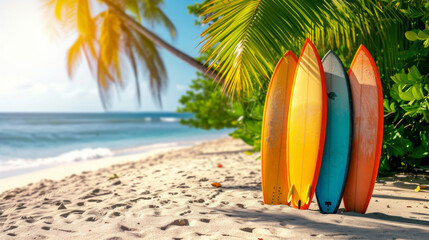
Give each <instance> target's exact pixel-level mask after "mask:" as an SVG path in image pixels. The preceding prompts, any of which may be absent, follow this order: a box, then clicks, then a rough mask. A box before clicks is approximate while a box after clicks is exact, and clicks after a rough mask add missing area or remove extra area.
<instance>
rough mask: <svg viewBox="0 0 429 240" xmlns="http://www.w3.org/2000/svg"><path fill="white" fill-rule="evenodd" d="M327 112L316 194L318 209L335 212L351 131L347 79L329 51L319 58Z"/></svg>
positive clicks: (346, 161) (348, 155)
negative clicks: (326, 98) (323, 76)
mask: <svg viewBox="0 0 429 240" xmlns="http://www.w3.org/2000/svg"><path fill="white" fill-rule="evenodd" d="M322 65H323V69H324V71H325V79H326V93H327V94H328V114H327V115H328V116H327V125H326V136H325V147H324V150H323V158H322V165H321V167H320V173H319V179H318V182H317V187H316V198H317V203H318V205H319V209H320V211H321V212H322V213H336V212H337V210H338V207H339V206H340V203H341V199H342V197H343V192H344V186H345V184H346V179H347V172H348V167H349V162H350V153H351V144H352V135H353V123H352V121H353V117H352V114H353V106H352V95H351V90H350V82H349V78H348V75H347V72H346V71H345V69H344V66H343V63H342V62H341V60H340V59H339V58H338V56H337V55H336V54H335V53H334V52H332V51H329V52H328V53H326V55H325V56H324V57H323V59H322Z"/></svg>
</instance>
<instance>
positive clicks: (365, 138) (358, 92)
mask: <svg viewBox="0 0 429 240" xmlns="http://www.w3.org/2000/svg"><path fill="white" fill-rule="evenodd" d="M349 79H350V86H351V91H352V98H353V122H354V126H353V140H352V151H351V159H350V166H349V172H348V177H347V182H346V186H345V189H344V198H343V199H344V206H345V210H346V211H353V212H359V213H365V212H366V209H367V208H368V204H369V201H370V199H371V196H372V191H373V189H374V184H375V180H376V178H377V172H378V166H379V163H380V155H381V147H382V142H383V92H382V87H381V81H380V76H379V73H378V70H377V66H376V65H375V62H374V59H373V58H372V56H371V54H370V53H369V52H368V50H367V49H366V48H365V47H364V46H363V45H361V46H360V47H359V49H358V51H357V52H356V55H355V57H354V59H353V62H352V65H351V67H350V70H349Z"/></svg>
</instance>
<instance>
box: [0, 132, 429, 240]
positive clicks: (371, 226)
mask: <svg viewBox="0 0 429 240" xmlns="http://www.w3.org/2000/svg"><path fill="white" fill-rule="evenodd" d="M249 149H250V147H249V146H247V145H246V144H244V143H243V142H242V141H241V140H235V139H232V138H229V137H228V138H222V139H217V140H211V141H205V142H202V143H199V144H196V145H193V146H191V147H183V148H179V149H171V150H168V151H164V152H158V153H154V152H152V153H151V154H147V155H146V156H140V157H138V158H136V159H135V160H136V161H134V160H133V159H131V158H130V157H126V156H125V157H124V158H123V162H121V163H118V162H115V163H114V164H113V165H109V166H105V167H103V168H96V167H94V170H89V169H88V168H87V169H85V172H82V173H79V174H73V175H69V176H67V177H64V178H61V179H60V180H46V179H45V180H41V181H39V182H32V183H30V184H28V185H26V186H24V187H20V188H15V189H10V190H7V191H5V192H3V193H0V239H102V240H112V239H116V240H125V239H140V238H145V239H174V238H181V239H201V238H203V239H258V238H262V239H277V238H281V239H303V238H304V239H312V238H316V239H332V238H340V239H350V238H370V239H376V238H378V239H387V238H401V239H425V238H426V237H427V236H428V234H429V228H428V226H429V208H428V206H429V191H428V189H426V188H424V189H421V190H420V191H419V192H416V191H415V190H414V189H415V187H416V186H417V185H422V186H424V185H425V186H428V185H429V180H428V179H427V178H425V176H423V177H418V178H413V177H410V176H405V175H397V176H395V177H390V178H380V179H379V180H378V181H377V183H376V185H375V188H374V192H373V196H372V198H371V202H370V204H369V207H368V210H367V213H366V214H357V213H353V212H344V208H343V206H340V209H339V212H338V214H321V213H320V212H319V209H318V206H317V202H316V200H315V199H314V200H313V202H312V204H311V206H310V208H309V210H305V211H303V210H297V209H294V208H291V207H289V206H285V205H264V204H263V201H262V190H261V176H260V174H261V172H260V161H257V160H256V158H257V157H258V153H254V154H252V155H247V154H245V151H248V150H249ZM219 164H221V165H222V166H220V167H219ZM95 169H96V170H95ZM114 174H117V176H118V177H117V178H116V177H115V178H112V176H114ZM50 177H51V176H50ZM45 178H46V176H45ZM215 182H218V183H220V184H221V186H220V187H214V186H212V183H215Z"/></svg>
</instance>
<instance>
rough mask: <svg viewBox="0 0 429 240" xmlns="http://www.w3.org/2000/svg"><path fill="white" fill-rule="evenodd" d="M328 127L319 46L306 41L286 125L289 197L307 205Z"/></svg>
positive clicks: (295, 204)
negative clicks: (317, 48) (316, 46)
mask: <svg viewBox="0 0 429 240" xmlns="http://www.w3.org/2000/svg"><path fill="white" fill-rule="evenodd" d="M325 130H326V83H325V74H324V72H323V66H322V63H321V62H320V57H319V54H318V53H317V50H316V48H315V47H314V45H313V44H312V43H311V41H310V40H309V39H307V40H306V41H305V43H304V47H303V49H302V52H301V55H300V57H299V60H298V66H297V69H296V73H295V79H294V83H293V86H292V93H291V103H290V108H289V116H288V126H287V145H286V147H287V149H286V151H287V154H288V157H287V161H288V167H289V175H288V176H289V182H290V189H289V193H288V201H291V202H292V206H293V207H295V208H298V209H308V207H309V206H310V203H311V200H312V198H313V195H314V191H315V190H316V184H317V179H318V176H319V170H320V164H321V161H322V154H323V145H324V141H325Z"/></svg>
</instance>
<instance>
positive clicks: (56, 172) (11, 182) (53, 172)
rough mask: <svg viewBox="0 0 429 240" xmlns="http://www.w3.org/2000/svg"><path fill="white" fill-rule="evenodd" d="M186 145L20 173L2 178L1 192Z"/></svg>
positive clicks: (135, 159)
mask: <svg viewBox="0 0 429 240" xmlns="http://www.w3.org/2000/svg"><path fill="white" fill-rule="evenodd" d="M184 147H186V146H177V147H168V148H160V149H152V150H148V151H145V152H141V153H132V154H126V153H125V154H124V153H123V154H120V155H118V156H110V157H103V158H98V159H92V160H85V161H81V162H72V163H66V164H60V165H56V166H48V167H46V168H43V169H39V170H35V171H31V172H27V173H23V174H19V175H16V176H11V177H6V178H0V194H1V193H3V192H4V191H7V190H9V189H13V188H17V187H23V186H25V185H27V184H30V183H35V182H38V181H40V180H42V179H48V180H61V179H63V178H65V177H67V176H69V175H72V174H82V173H83V172H88V171H96V170H98V169H100V168H106V167H109V166H112V165H114V164H123V163H127V162H128V163H130V162H136V161H139V160H140V159H142V158H145V157H148V156H151V155H153V154H158V153H162V152H168V151H171V150H174V149H180V148H184Z"/></svg>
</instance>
